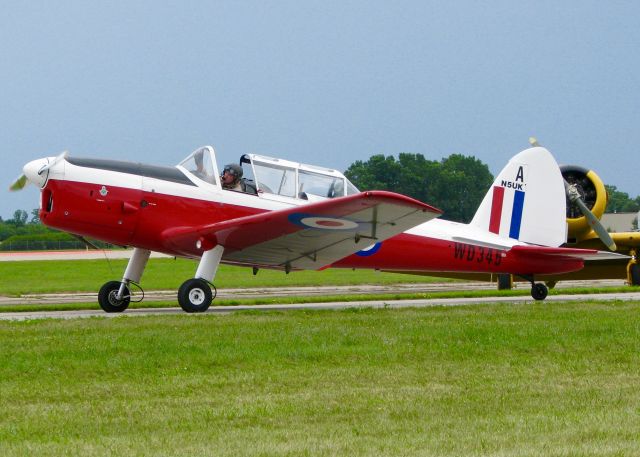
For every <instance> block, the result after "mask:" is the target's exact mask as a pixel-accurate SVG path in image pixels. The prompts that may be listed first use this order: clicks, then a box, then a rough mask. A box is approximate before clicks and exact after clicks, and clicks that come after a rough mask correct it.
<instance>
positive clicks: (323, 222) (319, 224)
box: [289, 213, 359, 230]
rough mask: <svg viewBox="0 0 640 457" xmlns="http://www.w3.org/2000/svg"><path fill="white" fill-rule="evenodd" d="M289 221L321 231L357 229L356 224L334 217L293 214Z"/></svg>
mask: <svg viewBox="0 0 640 457" xmlns="http://www.w3.org/2000/svg"><path fill="white" fill-rule="evenodd" d="M289 221H290V222H293V223H294V224H297V225H302V226H303V227H309V228H314V229H321V230H353V229H356V228H358V227H359V225H358V223H357V222H354V221H351V220H349V219H340V218H336V217H326V216H312V215H310V214H301V213H295V214H291V215H290V216H289Z"/></svg>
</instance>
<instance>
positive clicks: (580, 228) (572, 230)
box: [560, 165, 608, 243]
mask: <svg viewBox="0 0 640 457" xmlns="http://www.w3.org/2000/svg"><path fill="white" fill-rule="evenodd" d="M560 171H561V172H562V176H563V177H564V179H565V180H566V181H567V182H568V183H569V184H571V185H575V187H576V189H577V190H578V192H579V194H580V198H581V199H582V201H583V202H584V203H585V205H587V208H589V210H590V211H591V212H592V213H593V214H594V215H595V216H596V217H597V218H598V219H601V218H602V215H603V214H604V210H605V209H606V207H607V201H608V195H607V190H606V189H605V187H604V183H603V182H602V179H600V177H599V176H598V175H597V174H596V173H595V172H594V171H593V170H587V169H586V168H583V167H579V166H576V165H563V166H561V167H560ZM567 224H568V225H569V233H568V241H569V243H572V242H573V243H575V242H576V241H580V240H581V239H583V238H585V237H586V236H587V235H588V234H589V233H591V231H592V229H591V226H590V225H589V222H588V221H587V218H586V217H585V216H584V215H583V214H582V212H581V211H580V208H578V205H576V204H574V203H572V202H571V201H569V198H568V197H567Z"/></svg>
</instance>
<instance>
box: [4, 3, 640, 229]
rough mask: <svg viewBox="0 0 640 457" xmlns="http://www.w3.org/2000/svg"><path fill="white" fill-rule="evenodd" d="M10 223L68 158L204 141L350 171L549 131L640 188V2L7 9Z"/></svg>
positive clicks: (514, 148)
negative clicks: (402, 156) (39, 179)
mask: <svg viewBox="0 0 640 457" xmlns="http://www.w3.org/2000/svg"><path fill="white" fill-rule="evenodd" d="M0 13H1V14H0V56H1V58H2V60H1V62H2V64H1V65H0V144H1V150H2V158H3V162H4V163H3V166H2V167H1V168H0V178H1V179H0V181H2V182H3V183H4V184H3V187H2V190H1V192H2V194H1V196H2V198H1V199H0V216H2V217H3V218H5V219H6V218H9V217H11V216H12V215H13V212H14V210H15V209H26V210H30V209H32V208H36V207H37V206H38V192H37V191H36V190H35V188H34V187H33V186H31V188H30V189H29V190H26V191H24V192H21V193H10V192H8V190H7V189H8V186H9V184H10V183H11V182H12V181H13V179H15V178H16V177H17V176H18V175H19V174H20V173H21V169H22V166H23V165H24V163H26V162H27V161H29V160H32V159H35V158H38V157H42V156H51V155H57V154H58V153H59V152H61V151H63V150H65V149H68V150H69V151H70V153H71V155H75V156H83V157H110V158H115V159H125V160H132V161H139V162H149V163H156V164H162V165H175V164H176V163H178V162H179V161H180V160H181V159H182V158H183V157H185V156H186V155H187V154H189V153H190V152H191V151H192V150H194V149H195V148H197V147H198V146H200V145H204V144H211V145H213V146H214V148H215V149H216V151H217V153H218V156H219V160H218V162H219V163H228V162H231V161H234V160H236V161H237V159H238V157H239V156H240V155H241V154H243V153H247V152H257V153H262V154H266V155H271V156H276V157H283V158H286V159H290V160H296V161H301V162H305V163H312V164H318V165H322V166H327V167H332V168H338V169H341V170H344V169H346V168H347V167H348V166H349V165H350V164H351V163H352V162H354V161H355V160H367V159H368V158H369V157H370V156H371V155H373V154H386V155H396V156H397V154H398V153H400V152H412V153H421V154H424V155H425V156H426V157H427V158H430V159H441V158H442V157H446V156H448V155H450V154H452V153H460V154H465V155H473V156H476V157H478V158H479V159H480V160H482V161H484V162H485V163H487V164H488V165H489V167H490V169H491V171H492V172H493V173H494V174H495V173H497V172H498V171H499V170H500V169H501V168H502V166H503V165H504V164H505V163H506V162H507V160H508V159H509V158H510V157H511V156H512V155H514V154H515V153H517V152H519V151H520V150H522V149H525V148H526V147H527V146H528V144H527V139H528V137H529V136H531V135H535V136H537V137H538V139H539V140H540V142H541V143H542V144H544V145H545V146H547V147H548V148H549V149H550V150H551V152H552V153H553V154H554V155H555V156H556V159H557V160H558V161H559V162H561V163H572V164H579V165H582V166H585V167H588V168H593V169H594V170H595V171H596V172H597V173H598V174H599V175H600V176H601V177H602V178H603V179H604V180H605V182H606V183H607V184H612V185H616V186H617V187H618V189H619V190H622V191H624V192H628V193H629V194H630V195H631V196H632V197H635V196H637V195H638V194H640V167H638V158H639V155H638V152H637V149H636V148H637V145H639V144H640V128H638V123H639V122H640V77H639V63H640V59H639V50H640V27H639V26H638V18H639V17H640V2H634V1H628V2H619V1H609V2H602V1H563V2H558V1H556V0H554V1H522V0H521V1H518V2H514V1H486V2H478V1H450V2H444V1H438V2H436V1H424V0H423V1H394V2H390V1H384V2H383V1H380V2H378V1H373V0H366V1H345V0H341V1H329V0H322V1H303V0H295V1H237V0H236V1H209V2H201V1H172V2H167V1H135V0H127V1H122V2H116V1H109V2H99V1H77V2H71V1H56V2H49V1H47V2H45V1H29V2H19V1H5V2H2V6H1V8H0Z"/></svg>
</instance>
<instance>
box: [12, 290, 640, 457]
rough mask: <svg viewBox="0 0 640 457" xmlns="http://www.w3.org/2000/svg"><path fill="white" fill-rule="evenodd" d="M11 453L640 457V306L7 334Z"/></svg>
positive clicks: (122, 323) (108, 325)
mask: <svg viewBox="0 0 640 457" xmlns="http://www.w3.org/2000/svg"><path fill="white" fill-rule="evenodd" d="M0 348H1V351H0V455H25V454H30V455H83V456H91V455H105V454H109V455H247V456H248V455H261V456H265V455H277V456H283V455H285V456H287V455H290V456H300V455H350V456H361V455H362V456H364V455H438V456H449V455H451V456H454V455H455V456H460V455H465V456H476V455H478V456H479V455H500V456H538V455H550V456H554V455H557V456H568V455H602V456H609V455H610V456H617V455H638V454H640V441H639V440H638V436H640V421H638V414H639V412H640V393H639V391H638V389H637V386H638V383H639V382H640V369H639V368H638V367H639V366H640V304H638V303H615V302H614V303H610V302H608V303H590V304H589V305H588V306H585V305H581V304H576V303H561V304H558V303H554V304H553V305H546V304H530V305H524V306H512V305H510V306H507V305H484V306H470V307H464V308H433V309H404V310H390V309H382V310H372V309H358V310H345V311H297V312H286V313H285V312H268V313H259V314H258V313H255V312H242V313H235V314H232V315H224V316H222V315H204V316H193V315H177V316H154V317H146V318H144V319H140V318H127V317H123V318H117V319H77V320H69V321H67V320H45V321H30V322H0Z"/></svg>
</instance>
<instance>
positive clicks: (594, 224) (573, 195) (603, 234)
mask: <svg viewBox="0 0 640 457" xmlns="http://www.w3.org/2000/svg"><path fill="white" fill-rule="evenodd" d="M564 188H565V189H566V192H567V196H568V197H569V200H570V201H571V202H572V203H575V204H576V205H578V208H580V211H581V212H582V214H584V217H586V218H587V222H588V223H589V226H590V227H591V228H592V229H593V230H594V231H595V232H596V234H597V235H598V238H600V241H602V242H603V243H604V245H605V246H606V247H607V248H609V250H611V251H615V250H616V249H618V247H617V246H616V243H615V241H613V238H611V235H609V232H607V229H606V228H604V225H602V223H601V222H600V219H598V218H597V217H596V216H595V214H593V213H592V212H591V210H590V209H589V208H587V205H585V204H584V202H583V201H582V199H581V198H580V194H579V193H578V190H577V189H576V188H575V186H572V185H571V184H569V183H568V182H567V181H566V180H565V182H564Z"/></svg>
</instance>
